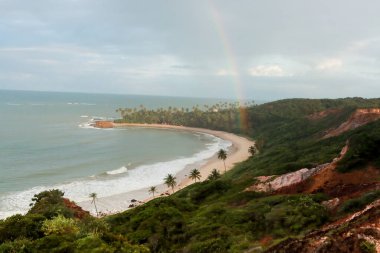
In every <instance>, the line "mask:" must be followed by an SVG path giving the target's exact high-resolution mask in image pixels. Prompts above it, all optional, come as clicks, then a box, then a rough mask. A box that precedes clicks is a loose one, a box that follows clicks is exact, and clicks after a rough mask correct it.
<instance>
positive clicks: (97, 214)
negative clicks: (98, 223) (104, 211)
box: [89, 192, 99, 217]
mask: <svg viewBox="0 0 380 253" xmlns="http://www.w3.org/2000/svg"><path fill="white" fill-rule="evenodd" d="M89 197H90V198H92V201H91V204H92V203H94V206H95V211H96V217H98V216H99V213H98V208H97V207H96V199H97V197H98V195H97V194H96V193H95V192H93V193H90V195H89Z"/></svg>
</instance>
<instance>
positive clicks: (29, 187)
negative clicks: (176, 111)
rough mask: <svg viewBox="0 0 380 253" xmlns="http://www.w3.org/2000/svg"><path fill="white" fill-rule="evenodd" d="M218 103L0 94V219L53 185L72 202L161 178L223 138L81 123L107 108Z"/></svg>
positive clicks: (109, 111)
mask: <svg viewBox="0 0 380 253" xmlns="http://www.w3.org/2000/svg"><path fill="white" fill-rule="evenodd" d="M219 101H220V100H212V99H191V98H172V97H150V96H131V95H99V94H79V93H50V92H26V91H0V117H1V123H0V140H1V142H0V218H4V217H7V216H9V215H12V214H14V213H18V212H25V211H26V210H27V208H28V205H29V202H30V199H31V197H32V196H33V194H36V193H38V192H39V191H42V190H46V189H50V188H59V189H62V190H63V191H65V195H66V196H68V197H70V198H72V199H73V200H75V201H82V200H85V199H88V194H89V193H91V192H97V193H101V195H102V196H111V195H115V194H119V193H123V192H128V191H133V190H138V189H141V188H145V187H149V186H152V185H156V184H160V183H162V178H163V177H164V176H165V175H166V174H167V173H177V172H179V171H180V170H182V169H183V168H184V167H185V166H186V165H188V164H191V163H194V162H196V161H200V160H203V159H206V158H208V157H210V156H212V155H213V154H214V153H215V152H216V151H217V150H218V149H220V148H225V147H227V146H228V145H229V143H228V142H225V141H223V140H220V139H218V138H215V137H213V136H209V135H205V134H198V133H188V132H179V131H169V130H158V129H157V130H155V129H141V128H127V129H94V128H84V127H81V126H83V124H84V123H86V122H88V121H89V120H90V119H91V118H93V117H106V118H117V117H118V114H116V112H115V109H117V108H119V107H135V106H139V105H140V104H143V105H145V106H146V107H148V108H156V107H166V106H178V107H191V106H193V105H195V104H200V105H203V104H213V103H216V102H219Z"/></svg>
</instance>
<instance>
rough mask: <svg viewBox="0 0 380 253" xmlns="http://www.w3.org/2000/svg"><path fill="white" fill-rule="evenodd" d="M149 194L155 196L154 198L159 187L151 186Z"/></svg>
mask: <svg viewBox="0 0 380 253" xmlns="http://www.w3.org/2000/svg"><path fill="white" fill-rule="evenodd" d="M148 192H149V194H152V195H153V198H154V194H155V193H157V187H156V186H151V187H150V188H149V190H148Z"/></svg>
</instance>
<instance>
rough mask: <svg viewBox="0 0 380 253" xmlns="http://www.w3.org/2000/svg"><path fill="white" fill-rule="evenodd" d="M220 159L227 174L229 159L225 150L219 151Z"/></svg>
mask: <svg viewBox="0 0 380 253" xmlns="http://www.w3.org/2000/svg"><path fill="white" fill-rule="evenodd" d="M218 159H220V160H223V164H224V173H226V171H227V169H226V159H227V152H226V151H225V150H224V149H220V150H219V151H218Z"/></svg>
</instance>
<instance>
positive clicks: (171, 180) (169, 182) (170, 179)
mask: <svg viewBox="0 0 380 253" xmlns="http://www.w3.org/2000/svg"><path fill="white" fill-rule="evenodd" d="M164 183H165V184H166V186H167V187H170V188H172V191H173V193H174V187H175V186H176V185H177V181H176V177H175V176H173V175H172V174H168V175H167V176H166V177H165V178H164Z"/></svg>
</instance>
